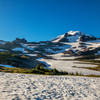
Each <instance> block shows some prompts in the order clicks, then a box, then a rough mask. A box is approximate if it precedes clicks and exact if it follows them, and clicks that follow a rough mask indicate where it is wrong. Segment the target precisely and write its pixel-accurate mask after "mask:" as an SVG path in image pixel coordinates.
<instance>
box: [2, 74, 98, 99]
mask: <svg viewBox="0 0 100 100" xmlns="http://www.w3.org/2000/svg"><path fill="white" fill-rule="evenodd" d="M0 100H100V78H88V77H72V76H43V75H25V74H10V73H0Z"/></svg>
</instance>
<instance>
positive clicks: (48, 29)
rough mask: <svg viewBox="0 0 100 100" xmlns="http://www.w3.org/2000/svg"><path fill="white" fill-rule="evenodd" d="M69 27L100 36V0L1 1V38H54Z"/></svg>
mask: <svg viewBox="0 0 100 100" xmlns="http://www.w3.org/2000/svg"><path fill="white" fill-rule="evenodd" d="M69 30H79V31H83V32H86V33H88V34H93V35H95V36H98V37H100V0H0V40H14V39H15V38H16V37H20V38H22V37H23V38H26V39H27V40H28V41H42V40H50V39H52V38H54V37H56V36H57V35H60V34H63V33H65V32H67V31H69Z"/></svg>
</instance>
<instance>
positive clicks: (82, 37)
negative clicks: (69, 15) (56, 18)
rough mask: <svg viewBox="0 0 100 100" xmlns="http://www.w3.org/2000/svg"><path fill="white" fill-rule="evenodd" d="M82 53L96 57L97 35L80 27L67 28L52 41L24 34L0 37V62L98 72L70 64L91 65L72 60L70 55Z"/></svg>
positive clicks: (99, 46)
mask: <svg viewBox="0 0 100 100" xmlns="http://www.w3.org/2000/svg"><path fill="white" fill-rule="evenodd" d="M86 55H87V56H89V57H90V55H92V58H93V57H94V58H97V59H99V58H100V39H99V38H96V37H94V36H91V35H87V34H85V33H83V32H80V31H69V32H67V33H65V34H63V35H60V36H58V37H57V38H55V39H54V40H52V41H40V42H28V41H27V40H26V39H24V38H23V39H19V38H16V40H14V41H7V42H5V41H3V40H0V57H1V58H0V59H2V60H1V62H0V63H1V64H6V65H13V66H20V67H27V66H28V67H30V68H32V67H34V66H36V65H37V64H40V63H42V64H43V65H45V66H47V67H48V66H51V68H52V67H55V68H56V69H58V70H64V71H65V70H66V71H69V72H73V71H75V72H77V71H79V72H82V73H83V74H84V73H85V74H87V73H89V74H94V73H95V74H100V73H97V72H94V71H89V72H88V71H86V70H80V69H79V68H77V69H76V68H73V67H72V66H73V65H75V66H79V67H83V66H89V67H91V65H87V64H84V65H82V64H81V65H79V64H75V63H76V62H75V61H74V59H76V58H79V57H81V56H82V57H84V56H86ZM90 58H91V57H90ZM67 59H68V60H67ZM79 63H80V62H79ZM66 66H68V67H66ZM67 68H68V69H67ZM75 69H76V70H75Z"/></svg>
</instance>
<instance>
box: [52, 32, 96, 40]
mask: <svg viewBox="0 0 100 100" xmlns="http://www.w3.org/2000/svg"><path fill="white" fill-rule="evenodd" d="M90 40H96V37H94V36H91V35H87V34H85V33H83V32H80V31H69V32H67V33H65V34H63V35H60V36H58V37H57V38H55V39H53V40H52V42H76V41H83V42H85V41H90Z"/></svg>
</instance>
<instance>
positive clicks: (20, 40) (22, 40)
mask: <svg viewBox="0 0 100 100" xmlns="http://www.w3.org/2000/svg"><path fill="white" fill-rule="evenodd" d="M13 42H15V43H27V40H26V39H24V38H22V39H20V38H16V40H14V41H13Z"/></svg>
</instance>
